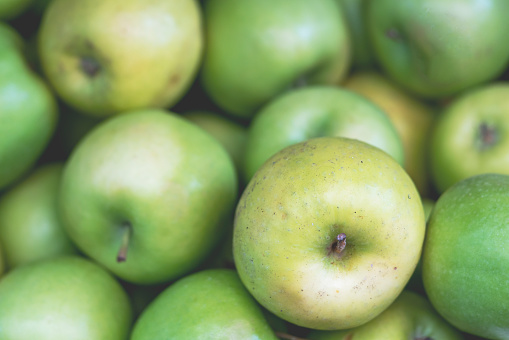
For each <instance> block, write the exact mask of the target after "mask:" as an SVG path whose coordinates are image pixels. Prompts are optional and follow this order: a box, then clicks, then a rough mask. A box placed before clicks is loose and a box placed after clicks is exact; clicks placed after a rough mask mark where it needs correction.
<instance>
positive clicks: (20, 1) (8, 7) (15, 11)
mask: <svg viewBox="0 0 509 340" xmlns="http://www.w3.org/2000/svg"><path fill="white" fill-rule="evenodd" d="M37 1H40V0H2V1H0V20H11V19H14V18H16V17H18V16H20V15H21V14H23V13H24V12H25V11H26V10H27V9H28V8H29V7H30V6H31V5H32V3H35V2H37Z"/></svg>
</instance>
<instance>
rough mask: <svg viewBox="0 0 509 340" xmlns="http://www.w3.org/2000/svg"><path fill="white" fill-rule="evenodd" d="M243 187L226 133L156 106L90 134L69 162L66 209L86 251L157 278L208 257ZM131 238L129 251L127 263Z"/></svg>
mask: <svg viewBox="0 0 509 340" xmlns="http://www.w3.org/2000/svg"><path fill="white" fill-rule="evenodd" d="M237 196H238V190H237V175H236V172H235V167H234V165H233V162H232V160H231V158H230V157H229V155H228V153H227V152H226V151H225V150H224V148H223V147H222V146H221V145H220V144H219V142H218V141H216V140H215V139H214V138H213V137H212V136H210V135H209V134H208V133H206V132H204V131H203V130H202V129H200V128H199V127H197V126H195V125H194V124H193V123H191V122H188V121H186V120H185V119H184V118H182V117H180V116H178V115H176V114H172V113H170V112H168V111H165V110H161V109H147V110H136V111H131V112H130V113H124V114H123V115H120V116H116V117H112V118H111V119H109V120H106V121H104V122H102V123H100V124H98V125H97V126H96V127H95V128H94V129H92V130H91V131H90V132H89V133H88V134H87V135H86V136H85V137H84V138H83V139H82V140H81V142H80V143H79V144H78V146H77V147H76V148H75V149H74V150H73V152H72V154H71V156H70V158H69V159H68V161H67V162H66V165H65V168H64V173H63V176H62V182H61V188H60V193H59V202H60V203H59V205H60V208H59V209H60V213H61V216H62V220H63V221H64V225H65V228H66V230H67V232H68V234H69V236H70V238H71V239H72V240H73V241H74V242H75V244H76V245H77V246H78V247H79V248H80V249H81V250H82V251H83V252H84V253H85V254H87V255H88V256H90V257H91V258H93V259H95V260H96V261H98V262H99V263H101V264H102V265H104V266H105V267H106V268H108V269H110V270H111V271H112V272H113V273H115V274H116V275H117V276H119V277H120V278H122V279H124V280H125V281H128V282H133V283H139V284H155V283H162V282H165V281H170V280H172V279H175V278H177V277H179V276H181V275H184V274H186V273H187V272H189V271H191V270H192V269H193V268H195V267H196V266H198V264H200V263H201V262H202V261H203V260H204V259H205V257H206V256H208V254H209V253H210V251H211V250H212V249H213V248H214V247H215V245H216V244H217V243H218V241H219V240H220V239H221V237H222V236H223V234H224V232H225V229H224V227H225V226H226V225H227V224H226V223H224V220H225V219H228V218H230V215H231V214H232V213H233V209H234V207H235V203H236V199H237ZM129 235H131V236H130V237H129ZM126 237H127V239H128V240H129V241H128V242H127V245H128V247H127V250H128V252H127V259H126V260H125V261H124V262H118V261H117V255H119V252H120V249H126V248H125V247H124V246H123V244H124V241H123V239H124V238H126Z"/></svg>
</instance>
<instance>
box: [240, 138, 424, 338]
mask: <svg viewBox="0 0 509 340" xmlns="http://www.w3.org/2000/svg"><path fill="white" fill-rule="evenodd" d="M424 230H425V220H424V211H423V206H422V203H421V199H420V197H419V194H418V192H417V189H416V188H415V185H414V183H413V182H412V180H411V178H410V177H409V176H408V174H407V173H406V172H405V171H404V169H403V168H402V167H401V166H400V165H399V164H398V163H397V162H396V161H395V160H394V159H393V158H392V157H391V156H389V155H388V154H387V153H385V152H384V151H382V150H381V149H379V148H376V147H374V146H371V145H369V144H367V143H364V142H361V141H358V140H354V139H349V138H343V137H321V138H312V139H309V140H307V141H305V142H300V143H297V144H293V145H291V146H288V147H286V148H285V149H283V150H281V151H279V152H277V153H276V154H275V155H274V156H272V157H271V158H270V159H269V160H268V161H267V162H266V163H265V164H264V165H263V166H262V167H261V168H260V169H259V170H258V171H257V172H256V174H255V175H254V177H253V178H252V179H251V181H250V182H249V184H248V185H247V187H246V189H245V190H244V192H243V194H242V196H241V198H240V201H239V203H238V205H237V211H236V218H235V225H234V234H233V256H234V260H235V265H236V268H237V271H238V272H239V275H240V278H241V279H242V282H243V283H244V285H246V287H247V288H248V290H249V292H250V293H252V294H253V296H254V297H255V298H256V300H257V301H258V302H259V303H260V304H261V305H262V306H264V307H265V308H267V309H268V310H269V311H271V312H272V313H274V314H276V315H277V316H279V317H280V318H282V319H284V320H286V321H288V322H291V323H293V324H296V325H298V326H302V327H308V328H314V329H322V330H334V329H346V328H352V327H357V326H359V325H361V324H363V323H366V322H368V321H369V320H371V319H373V318H375V317H376V316H377V315H379V314H380V313H381V312H382V311H384V310H385V309H386V308H387V307H388V306H389V305H390V304H391V303H392V302H393V301H394V300H395V299H396V298H397V296H398V295H399V294H400V293H401V291H402V290H403V288H404V286H405V285H406V283H407V282H408V280H409V279H410V276H411V275H412V273H413V271H414V269H415V266H416V265H417V262H418V260H419V257H420V254H421V248H422V243H423V240H424Z"/></svg>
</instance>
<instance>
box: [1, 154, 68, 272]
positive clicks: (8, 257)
mask: <svg viewBox="0 0 509 340" xmlns="http://www.w3.org/2000/svg"><path fill="white" fill-rule="evenodd" d="M61 174H62V164H60V163H55V164H46V165H44V166H41V167H38V168H36V169H35V170H34V171H33V172H32V173H31V174H30V175H29V176H28V177H27V178H26V179H24V180H23V181H22V182H21V183H19V184H17V185H15V186H14V187H12V188H11V189H10V190H9V191H7V192H6V193H4V194H3V195H2V196H1V197H0V243H2V245H3V251H4V259H5V263H6V265H7V267H8V268H9V269H13V268H15V267H17V266H20V265H24V264H27V263H30V262H34V261H39V260H43V259H47V258H50V257H56V256H60V255H64V254H74V253H76V248H75V247H74V244H73V243H72V242H71V240H70V239H69V237H68V236H67V233H66V232H65V230H64V227H63V225H62V223H61V221H60V218H59V216H58V211H57V193H58V189H59V183H60V178H61Z"/></svg>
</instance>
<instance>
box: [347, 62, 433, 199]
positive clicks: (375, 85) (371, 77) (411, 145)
mask: <svg viewBox="0 0 509 340" xmlns="http://www.w3.org/2000/svg"><path fill="white" fill-rule="evenodd" d="M342 86H344V87H345V88H347V89H349V90H351V91H354V92H356V93H359V94H361V95H362V96H364V97H366V98H367V99H369V100H370V101H372V102H373V103H375V104H376V105H378V106H379V107H380V108H381V109H382V110H383V111H384V112H385V113H386V114H387V115H388V116H389V118H390V120H391V122H392V123H393V124H394V126H395V127H396V130H397V131H398V133H399V135H400V137H401V140H402V143H403V149H404V153H405V164H404V168H405V170H406V171H407V172H408V174H409V175H410V177H411V178H412V180H413V181H414V183H415V186H416V187H417V189H418V190H419V193H420V194H421V196H427V195H430V194H431V193H430V187H431V180H430V174H429V172H430V171H429V158H428V153H429V150H428V149H429V144H430V134H431V129H432V126H433V123H434V121H435V116H436V114H435V112H434V109H433V108H432V107H431V106H430V105H428V104H427V103H425V102H424V101H422V100H420V99H418V98H415V97H414V96H412V95H411V94H409V93H408V92H407V91H406V90H405V89H403V88H401V87H400V86H398V85H397V84H395V83H394V82H393V81H391V80H390V79H388V78H387V77H386V76H384V75H382V74H380V73H378V72H376V71H359V72H356V73H354V74H352V75H351V76H350V77H348V78H347V79H346V80H345V82H344V83H343V84H342Z"/></svg>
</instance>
